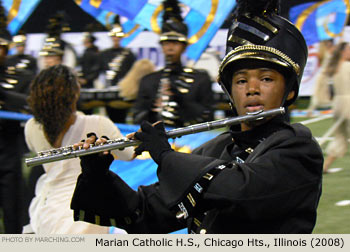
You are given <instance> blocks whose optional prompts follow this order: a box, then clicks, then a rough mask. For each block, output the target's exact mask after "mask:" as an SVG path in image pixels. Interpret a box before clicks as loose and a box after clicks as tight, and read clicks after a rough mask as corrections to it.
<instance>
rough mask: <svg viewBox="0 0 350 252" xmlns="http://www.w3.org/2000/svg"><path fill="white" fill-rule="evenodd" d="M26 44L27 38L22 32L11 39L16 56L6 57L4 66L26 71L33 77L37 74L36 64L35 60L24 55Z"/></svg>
mask: <svg viewBox="0 0 350 252" xmlns="http://www.w3.org/2000/svg"><path fill="white" fill-rule="evenodd" d="M26 42H27V36H26V35H25V34H24V32H20V33H19V34H18V35H16V36H14V37H13V38H12V43H13V44H14V45H15V47H16V54H14V55H11V56H9V57H7V60H6V65H7V66H8V67H9V66H13V67H17V68H21V69H25V70H28V71H30V73H31V74H32V75H33V77H34V75H36V74H37V72H38V64H37V60H36V58H34V57H33V56H31V55H28V54H25V48H26Z"/></svg>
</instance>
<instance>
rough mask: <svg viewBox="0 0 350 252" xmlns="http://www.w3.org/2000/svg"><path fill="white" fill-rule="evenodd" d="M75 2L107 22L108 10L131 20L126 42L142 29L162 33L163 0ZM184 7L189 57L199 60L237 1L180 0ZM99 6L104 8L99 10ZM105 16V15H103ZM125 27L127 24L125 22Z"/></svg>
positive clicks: (102, 21)
mask: <svg viewBox="0 0 350 252" xmlns="http://www.w3.org/2000/svg"><path fill="white" fill-rule="evenodd" d="M75 2H76V3H77V4H78V5H79V6H80V7H81V8H83V9H84V10H85V11H87V12H88V13H90V15H92V16H94V17H95V18H96V19H97V20H99V21H100V22H101V23H102V24H105V23H106V22H105V20H106V18H105V14H102V13H103V11H105V12H106V11H107V12H108V13H116V14H119V15H120V16H124V17H126V18H128V19H129V22H132V24H137V25H139V27H137V28H135V25H130V24H128V25H127V27H128V28H126V27H125V29H126V30H125V31H124V32H125V33H130V34H129V36H128V38H126V39H125V41H123V42H122V45H123V46H125V45H127V44H128V43H129V42H130V41H131V40H132V39H133V38H134V37H136V36H137V34H138V33H139V32H140V31H142V30H143V29H147V30H150V31H153V32H155V33H158V34H159V33H160V31H161V24H162V15H163V10H162V6H161V3H162V1H161V0H128V1H121V0H119V1H118V0H101V1H96V2H99V4H95V5H92V4H91V1H89V0H75ZM179 2H181V3H182V7H183V9H184V13H185V15H184V21H185V23H186V24H187V26H188V28H189V36H188V40H189V46H188V48H187V50H186V53H185V54H186V56H187V58H188V59H190V60H193V61H197V60H198V59H199V57H200V56H201V54H202V52H203V51H204V50H205V49H206V48H207V46H208V44H209V43H210V41H211V40H212V38H213V37H214V35H215V34H216V32H217V30H218V29H219V28H220V27H221V25H222V23H223V22H224V21H225V19H226V17H227V16H228V15H229V13H231V11H232V9H233V8H234V6H235V4H236V2H235V1H224V0H211V1H208V0H197V1H192V0H179ZM91 8H93V9H94V10H92V9H91ZM97 10H100V11H101V12H96V11H97ZM101 16H102V17H101ZM123 27H124V24H123Z"/></svg>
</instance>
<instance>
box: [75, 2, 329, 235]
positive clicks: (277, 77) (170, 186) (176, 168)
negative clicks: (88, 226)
mask: <svg viewBox="0 0 350 252" xmlns="http://www.w3.org/2000/svg"><path fill="white" fill-rule="evenodd" d="M237 2H238V8H237V11H236V12H235V18H234V20H233V24H232V26H231V28H230V30H229V33H228V36H227V47H226V56H225V58H224V59H223V61H222V62H221V66H220V69H219V81H220V83H221V85H222V88H223V89H224V91H225V92H226V93H227V95H229V97H230V99H231V102H232V105H233V110H234V112H235V113H237V114H238V115H245V114H246V113H247V112H254V111H257V110H261V109H263V110H269V109H273V108H278V107H280V106H284V107H287V106H289V105H290V104H292V103H293V102H294V101H295V100H296V98H297V95H298V90H299V85H300V80H301V78H302V73H303V70H304V66H305V63H306V59H307V46H306V43H305V40H304V38H303V37H302V35H301V33H300V32H299V30H298V29H297V28H296V27H295V26H294V25H293V24H291V23H290V22H289V21H287V20H286V19H284V18H282V17H281V16H279V15H278V14H277V10H278V1H243V0H241V1H240V0H239V1H237ZM130 137H134V138H136V139H139V140H141V141H142V143H141V144H140V145H139V146H138V147H137V148H136V149H135V153H136V154H140V153H142V152H143V151H149V153H150V155H151V157H152V158H153V160H154V161H155V162H156V163H157V164H158V169H157V176H158V179H159V182H157V183H155V184H153V185H149V186H140V187H139V189H138V191H134V190H132V189H131V188H130V187H129V186H128V185H127V184H126V183H125V182H124V181H123V180H122V179H121V178H120V177H119V176H118V175H116V174H114V173H112V172H110V171H109V170H108V166H109V164H110V162H111V160H112V158H111V156H110V155H98V154H95V155H89V156H84V157H82V158H81V167H82V174H81V175H80V176H79V178H78V181H77V185H76V188H75V193H74V195H73V198H72V202H71V208H72V209H73V210H74V219H75V220H76V221H78V220H83V221H87V222H91V223H96V220H98V224H99V225H111V224H112V223H114V225H116V226H118V227H120V228H123V229H125V230H126V231H127V232H128V233H169V232H172V231H175V230H179V229H181V228H185V227H187V230H188V232H189V233H201V234H204V233H311V232H312V231H313V228H314V226H315V222H316V215H317V206H318V202H319V198H320V195H321V186H322V164H323V156H322V152H321V149H320V147H319V145H318V144H317V142H316V141H315V140H314V138H313V137H312V135H311V132H310V130H309V129H307V128H306V127H305V126H303V125H301V124H292V125H291V124H289V123H287V122H286V121H285V119H284V117H283V116H275V117H273V118H268V119H265V120H262V121H257V122H253V123H247V122H242V123H241V124H240V125H239V127H231V128H230V129H229V130H228V131H227V132H225V133H223V134H221V135H219V136H218V137H216V138H215V139H213V140H211V141H209V142H208V143H205V144H203V145H202V146H200V147H199V148H197V149H196V150H194V151H193V153H192V154H185V153H178V152H175V151H173V150H172V149H171V147H170V145H169V143H168V140H167V138H166V136H165V132H164V128H163V126H162V123H159V124H157V125H156V126H152V125H151V124H150V123H148V122H143V123H142V124H141V131H140V132H137V133H135V134H133V135H131V136H130ZM95 141H96V136H91V137H89V138H87V139H86V141H85V145H84V148H88V146H87V145H88V144H90V143H93V142H95ZM98 141H99V142H104V141H105V140H104V139H103V138H101V139H99V140H98ZM80 145H83V143H80Z"/></svg>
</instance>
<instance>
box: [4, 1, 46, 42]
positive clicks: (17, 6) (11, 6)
mask: <svg viewBox="0 0 350 252" xmlns="http://www.w3.org/2000/svg"><path fill="white" fill-rule="evenodd" d="M2 2H3V6H4V8H5V10H6V12H7V22H8V25H7V29H8V31H9V32H10V34H11V35H15V34H17V32H18V31H19V30H20V29H21V27H22V25H23V24H24V23H25V22H26V21H27V19H28V18H29V16H30V15H31V14H32V12H33V11H34V10H35V8H36V7H37V5H38V4H39V3H40V2H41V0H30V1H21V0H3V1H2Z"/></svg>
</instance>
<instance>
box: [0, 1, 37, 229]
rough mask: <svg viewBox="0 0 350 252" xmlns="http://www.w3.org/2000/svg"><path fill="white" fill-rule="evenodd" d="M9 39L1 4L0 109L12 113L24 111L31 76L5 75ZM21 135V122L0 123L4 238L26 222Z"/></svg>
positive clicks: (22, 73) (23, 73) (0, 202)
mask: <svg viewBox="0 0 350 252" xmlns="http://www.w3.org/2000/svg"><path fill="white" fill-rule="evenodd" d="M10 41H11V35H10V34H9V32H8V31H7V24H6V15H5V10H4V8H3V6H2V5H1V1H0V109H1V110H5V111H12V112H25V111H27V107H28V106H27V102H26V97H27V93H28V90H29V83H30V80H31V77H32V75H30V74H26V71H25V70H23V71H17V69H16V68H15V67H14V69H12V70H11V71H8V69H7V66H6V63H5V62H6V57H7V53H8V50H9V44H10ZM24 145H25V144H24V133H23V127H22V126H21V122H20V121H16V120H7V119H2V118H1V119H0V164H1V165H0V208H2V211H3V220H4V229H5V233H6V234H19V233H21V230H22V226H23V223H24V222H25V221H26V220H25V218H26V216H25V203H24V192H25V188H24V186H25V184H24V180H23V177H22V163H21V160H22V155H23V153H24V148H23V146H24Z"/></svg>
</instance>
